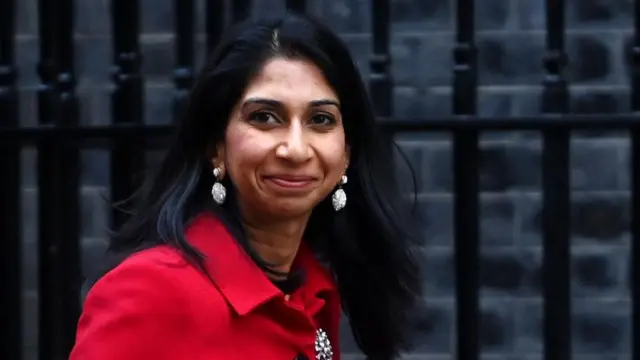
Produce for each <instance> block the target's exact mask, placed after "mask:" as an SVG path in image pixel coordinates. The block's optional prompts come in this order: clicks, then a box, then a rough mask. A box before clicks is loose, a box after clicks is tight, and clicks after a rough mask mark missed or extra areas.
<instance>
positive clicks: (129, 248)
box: [110, 15, 422, 359]
mask: <svg viewBox="0 0 640 360" xmlns="http://www.w3.org/2000/svg"><path fill="white" fill-rule="evenodd" d="M274 57H283V58H292V59H293V58H297V59H306V60H309V61H312V62H313V63H315V64H316V65H317V66H318V67H319V69H321V70H322V72H323V74H324V75H325V77H326V79H327V81H328V82H329V84H330V85H331V86H332V87H333V89H334V91H336V93H337V95H338V97H339V100H340V104H341V109H342V116H343V119H344V130H345V136H346V141H347V144H348V146H349V147H350V150H351V154H350V165H349V168H348V170H347V175H348V178H349V182H348V183H347V184H346V185H345V187H344V189H345V191H346V193H347V195H348V203H347V206H346V207H345V208H344V209H343V210H341V211H340V212H335V211H334V210H333V208H332V206H331V200H330V198H328V199H325V200H323V201H322V202H321V203H320V204H319V205H318V206H317V207H316V208H315V209H314V210H313V212H312V215H311V217H310V220H309V223H308V226H307V229H306V231H305V237H304V239H305V241H307V242H309V243H310V244H311V246H312V247H313V248H314V249H315V251H317V253H318V256H320V257H322V258H323V259H325V260H326V262H327V263H328V266H329V267H330V269H331V271H332V272H333V274H334V275H335V278H336V282H337V284H338V288H339V291H340V295H341V299H342V303H343V308H344V311H345V314H346V315H347V317H348V318H349V322H350V325H351V329H352V331H353V335H354V339H355V341H356V342H357V344H358V346H359V347H360V348H361V350H362V351H363V352H364V353H365V354H366V355H367V356H369V357H370V358H372V359H392V358H394V357H395V356H397V355H398V354H399V353H400V352H401V351H402V349H403V348H404V347H403V346H404V345H405V340H406V338H407V336H408V334H407V332H406V330H407V326H406V325H407V323H408V321H409V314H410V311H411V310H412V308H413V307H414V305H416V304H417V303H419V302H420V301H421V299H422V294H421V285H422V282H421V279H420V268H419V263H418V261H417V258H416V257H415V253H418V252H417V251H416V248H417V246H418V245H419V243H420V236H419V235H418V234H419V233H418V232H415V231H414V230H413V229H414V228H413V227H412V216H411V213H410V212H411V206H410V205H411V204H410V201H411V199H412V198H411V197H410V196H407V195H408V193H405V192H403V191H401V186H399V183H398V181H397V180H396V175H397V172H398V171H397V170H396V166H395V165H394V158H395V156H394V151H396V152H397V150H398V149H397V147H396V148H394V144H393V142H392V141H391V138H390V136H387V135H386V134H383V133H382V132H381V131H380V129H379V127H378V125H377V123H376V121H375V117H374V114H373V111H372V106H371V103H370V100H369V98H368V94H367V91H366V89H365V87H364V85H363V82H362V79H361V77H360V74H359V72H358V69H357V67H356V65H355V63H354V61H353V60H352V57H351V56H350V54H349V51H348V50H347V47H346V46H345V45H344V43H343V42H342V41H341V40H340V39H339V37H338V36H336V35H335V34H334V33H333V32H332V31H331V30H329V29H328V28H327V27H325V26H324V25H322V24H320V23H318V22H317V21H315V20H313V19H312V18H310V17H307V16H301V15H286V16H285V17H283V18H279V19H275V20H262V21H258V22H247V23H244V24H240V25H236V26H235V27H233V28H231V29H230V30H229V31H228V32H227V33H226V35H225V36H224V37H223V39H222V41H221V43H220V44H219V46H218V47H217V49H216V50H215V51H214V53H213V54H212V55H211V56H210V58H209V59H208V61H207V62H206V64H205V66H204V69H203V70H202V72H201V74H200V75H199V76H198V77H197V79H196V83H195V85H194V88H193V89H192V92H191V94H190V97H189V100H188V106H187V110H186V112H185V114H184V116H183V118H182V119H181V121H180V123H179V124H178V130H177V133H176V137H175V139H174V142H173V144H172V145H171V146H170V148H169V149H168V151H167V153H166V155H165V158H164V160H163V162H162V163H161V164H160V166H159V168H158V170H157V173H155V174H154V175H153V176H150V177H149V178H148V180H147V182H146V183H145V184H144V186H143V188H142V189H141V190H140V192H139V193H138V196H137V201H136V202H135V204H136V206H135V208H134V210H133V211H132V213H131V216H130V217H129V219H128V220H127V221H126V222H125V223H124V224H123V226H122V227H120V228H119V229H117V231H116V232H114V233H113V234H112V235H113V236H112V240H111V243H110V251H111V252H112V253H115V254H120V255H122V256H127V255H128V254H131V253H133V252H135V251H138V250H140V249H142V248H148V247H153V246H156V245H159V244H169V245H170V246H173V247H175V248H177V249H178V250H179V251H180V252H181V253H183V254H184V255H185V256H186V257H187V258H189V259H190V260H193V261H194V263H195V264H198V266H199V267H200V268H203V267H202V260H203V256H202V254H201V253H199V252H198V250H197V249H195V248H194V247H193V246H191V245H190V244H189V242H188V241H187V240H186V238H185V229H186V228H187V227H188V225H189V222H190V221H192V220H193V219H194V218H195V217H196V216H197V215H199V214H200V213H202V212H204V211H214V212H215V213H216V214H218V215H219V216H220V218H221V219H222V220H223V221H224V223H225V224H226V225H227V227H228V228H229V230H230V231H231V232H232V233H233V234H234V235H235V236H236V238H237V241H238V242H239V243H240V244H241V245H242V246H243V247H244V248H245V250H246V251H247V252H248V253H249V254H250V255H251V256H252V257H253V258H254V259H255V260H256V263H257V264H258V265H259V266H260V267H261V268H263V269H264V270H266V271H269V264H267V263H265V262H264V261H263V260H261V259H260V257H259V256H258V255H257V254H255V252H254V251H252V249H251V248H250V246H249V245H248V241H247V238H246V236H245V233H244V231H243V229H242V225H241V224H242V223H241V214H240V212H239V211H238V208H237V205H236V201H235V198H234V191H233V184H231V183H229V180H228V177H227V179H226V180H225V186H226V187H227V189H229V191H228V197H227V201H226V202H225V205H223V206H218V205H216V204H215V203H214V202H213V201H212V200H211V195H210V191H211V186H212V184H213V182H214V178H213V176H212V173H211V170H212V169H211V162H210V159H211V158H212V157H213V155H214V154H213V153H212V151H215V146H212V145H214V144H217V143H218V142H219V141H223V140H224V134H225V129H226V127H227V124H228V119H229V116H230V114H231V111H232V108H233V106H234V105H235V104H236V102H237V101H238V100H239V99H240V97H241V95H242V93H243V91H244V89H245V87H246V86H247V85H248V83H249V81H250V80H251V79H252V77H254V76H255V75H256V74H257V73H258V71H259V70H260V69H261V67H262V66H263V65H264V63H265V62H266V61H268V60H269V59H271V58H274ZM413 200H415V197H414V198H413Z"/></svg>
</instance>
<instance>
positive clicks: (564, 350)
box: [542, 0, 572, 360]
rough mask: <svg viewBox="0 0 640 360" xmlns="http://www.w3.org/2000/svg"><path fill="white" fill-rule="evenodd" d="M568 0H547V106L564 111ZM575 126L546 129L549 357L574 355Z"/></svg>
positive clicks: (566, 101)
mask: <svg viewBox="0 0 640 360" xmlns="http://www.w3.org/2000/svg"><path fill="white" fill-rule="evenodd" d="M564 17H565V1H564V0H546V20H547V53H546V56H545V59H544V67H545V70H546V76H545V78H544V81H543V86H544V89H543V99H542V100H543V103H542V106H543V110H544V112H545V113H549V114H564V113H567V112H568V110H569V90H568V87H567V82H566V80H565V77H564V68H565V65H566V60H567V58H566V54H565V49H564V36H565V19H564ZM570 134H571V132H570V129H569V128H564V129H555V130H553V131H544V132H543V139H544V140H543V149H542V151H543V154H542V167H543V168H542V170H543V189H542V191H543V234H544V239H543V245H544V246H543V247H544V249H543V254H544V255H543V257H544V260H543V284H544V286H543V288H544V355H545V360H566V359H570V358H571V353H572V352H571V290H570V284H571V282H570V280H571V279H570V220H571V219H570V217H571V216H570V199H571V193H570V191H571V189H570V184H569V159H570V155H569V150H570V142H569V140H570Z"/></svg>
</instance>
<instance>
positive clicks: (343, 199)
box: [331, 175, 347, 211]
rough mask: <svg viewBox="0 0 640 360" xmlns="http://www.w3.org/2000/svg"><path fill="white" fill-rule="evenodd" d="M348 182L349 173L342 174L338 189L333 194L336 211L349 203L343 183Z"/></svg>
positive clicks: (332, 199) (332, 201) (332, 198)
mask: <svg viewBox="0 0 640 360" xmlns="http://www.w3.org/2000/svg"><path fill="white" fill-rule="evenodd" d="M346 183H347V175H342V179H340V184H339V185H338V189H337V190H336V191H335V192H334V193H333V196H331V203H332V204H333V208H334V209H335V210H336V211H340V210H342V209H343V208H344V207H345V205H347V193H345V192H344V189H343V188H342V185H344V184H346Z"/></svg>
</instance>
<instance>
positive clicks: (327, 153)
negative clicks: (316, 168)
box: [316, 134, 347, 178]
mask: <svg viewBox="0 0 640 360" xmlns="http://www.w3.org/2000/svg"><path fill="white" fill-rule="evenodd" d="M316 151H317V154H318V157H319V158H320V159H321V160H322V163H323V164H324V167H325V169H326V170H325V171H326V172H327V173H328V176H329V177H332V178H333V177H337V178H340V176H342V175H343V173H344V170H345V167H346V164H347V162H346V158H347V157H346V144H345V139H344V136H343V135H338V134H336V136H331V137H327V138H326V139H323V141H322V142H320V143H319V144H318V146H317V148H316Z"/></svg>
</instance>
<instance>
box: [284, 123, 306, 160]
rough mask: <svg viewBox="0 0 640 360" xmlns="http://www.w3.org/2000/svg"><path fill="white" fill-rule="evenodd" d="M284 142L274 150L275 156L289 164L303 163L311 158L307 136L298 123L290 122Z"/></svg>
mask: <svg viewBox="0 0 640 360" xmlns="http://www.w3.org/2000/svg"><path fill="white" fill-rule="evenodd" d="M284 136H285V138H284V140H283V141H282V142H281V143H280V145H279V146H278V148H277V149H276V156H278V157H279V158H282V159H286V160H288V161H291V162H305V161H307V160H309V159H311V157H312V155H313V154H312V149H311V146H310V144H309V139H308V134H306V132H305V128H304V126H302V124H301V123H300V122H299V121H292V122H291V123H290V126H289V127H288V128H287V131H286V134H285V135H284Z"/></svg>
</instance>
